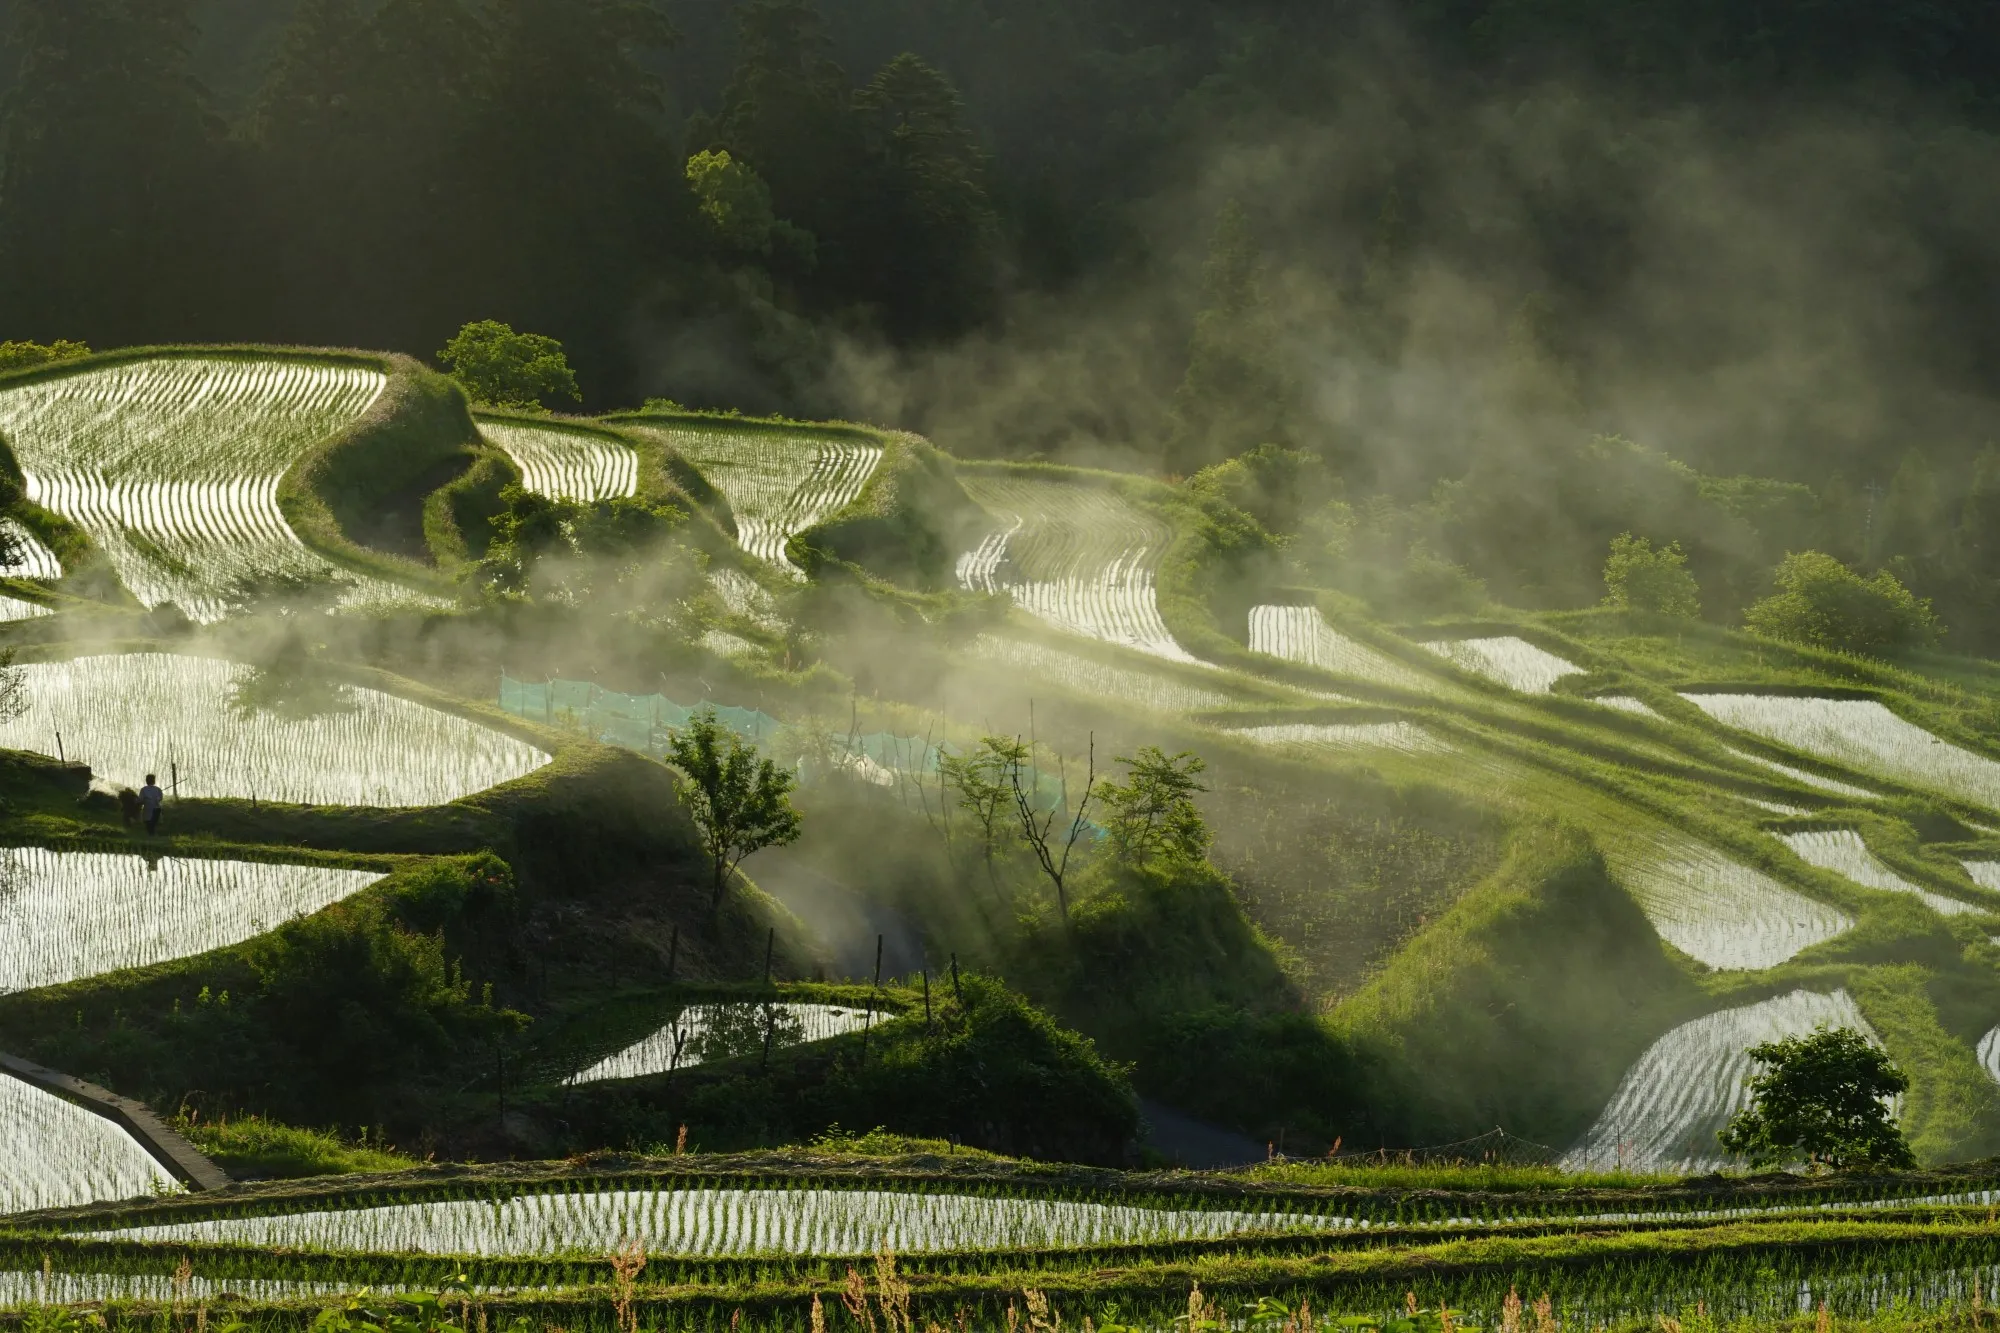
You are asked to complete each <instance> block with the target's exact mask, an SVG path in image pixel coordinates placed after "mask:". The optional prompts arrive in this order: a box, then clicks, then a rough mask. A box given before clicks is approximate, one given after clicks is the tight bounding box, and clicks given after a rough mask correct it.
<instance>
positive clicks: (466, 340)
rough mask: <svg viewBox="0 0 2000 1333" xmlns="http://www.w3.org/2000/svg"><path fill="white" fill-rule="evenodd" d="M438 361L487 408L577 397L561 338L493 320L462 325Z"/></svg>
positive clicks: (534, 404)
mask: <svg viewBox="0 0 2000 1333" xmlns="http://www.w3.org/2000/svg"><path fill="white" fill-rule="evenodd" d="M438 360H440V361H442V362H443V363H444V364H445V365H446V366H448V367H450V369H451V377H452V378H453V379H455V380H457V381H458V383H459V386H460V387H461V388H463V389H464V390H465V392H466V394H467V395H468V396H470V397H471V399H472V401H473V402H475V403H483V404H485V405H486V406H489V407H511V408H515V409H528V410H533V409H535V408H542V409H547V408H551V407H553V406H554V405H555V404H554V401H553V400H556V399H563V400H567V401H569V402H582V401H583V391H582V390H581V389H579V388H577V385H576V374H575V372H573V371H572V370H571V369H570V368H569V358H568V357H566V356H564V355H563V348H562V344H561V343H559V342H557V341H556V340H555V339H553V338H549V337H544V336H543V335H541V334H539V333H516V332H514V330H513V329H512V328H511V327H509V326H508V325H506V324H502V323H501V322H499V321H498V320H492V319H484V320H476V321H474V322H472V323H470V324H467V325H466V326H465V327H464V328H462V329H460V330H459V331H458V332H457V333H456V334H454V335H452V339H451V341H450V342H448V343H446V344H445V345H444V348H443V350H442V351H440V352H439V353H438Z"/></svg>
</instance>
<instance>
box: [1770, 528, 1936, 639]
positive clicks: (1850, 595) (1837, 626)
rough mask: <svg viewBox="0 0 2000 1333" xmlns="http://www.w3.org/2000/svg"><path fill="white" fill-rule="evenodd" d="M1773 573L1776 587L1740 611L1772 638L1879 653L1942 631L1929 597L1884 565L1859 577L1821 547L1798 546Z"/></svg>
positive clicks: (1931, 637) (1927, 637)
mask: <svg viewBox="0 0 2000 1333" xmlns="http://www.w3.org/2000/svg"><path fill="white" fill-rule="evenodd" d="M1774 579H1775V582H1776V583H1777V585H1778V589H1779V591H1778V592H1777V593H1776V594H1775V595H1774V596H1771V597H1766V598H1765V599H1764V600H1762V601H1760V602H1758V603H1757V604H1756V605H1754V606H1752V607H1751V608H1750V609H1749V610H1748V611H1747V612H1745V613H1744V617H1743V620H1744V623H1745V624H1746V625H1748V626H1749V627H1750V628H1751V629H1752V630H1755V631H1756V632H1757V633H1759V634H1768V635H1769V636H1771V637H1772V638H1774V639H1788V640H1790V641H1792V642H1793V643H1803V644H1807V645H1809V646H1811V647H1814V648H1834V649H1840V650H1843V651H1846V652H1855V653H1868V654H1872V655H1881V654H1884V653H1893V652H1897V651H1900V650H1902V649H1907V648H1918V647H1926V646H1928V645H1930V644H1932V643H1935V642H1936V641H1937V639H1938V636H1939V635H1941V634H1942V633H1943V632H1944V627H1943V626H1942V625H1940V624H1939V623H1938V620H1937V617H1936V616H1935V615H1934V614H1932V612H1931V606H1930V603H1929V602H1928V601H1925V600H1921V599H1919V598H1917V597H1916V596H1915V595H1913V594H1912V593H1911V592H1910V590H1909V589H1908V588H1906V587H1904V586H1903V584H1902V583H1901V581H1900V580H1898V579H1897V578H1896V576H1895V575H1893V574H1891V573H1889V572H1888V571H1886V570H1885V571H1883V572H1881V573H1878V574H1876V575H1875V577H1874V578H1872V579H1864V578H1862V577H1861V576H1860V575H1859V574H1857V573H1855V572H1854V571H1853V570H1851V569H1849V568H1848V567H1847V566H1846V565H1843V564H1841V563H1840V561H1838V560H1836V559H1834V558H1833V557H1832V556H1830V555H1827V554H1825V553H1824V552H1820V551H1801V552H1798V553H1796V554H1793V555H1788V556H1786V557H1785V560H1784V563H1783V564H1781V565H1779V566H1778V570H1777V573H1776V575H1775V576H1774Z"/></svg>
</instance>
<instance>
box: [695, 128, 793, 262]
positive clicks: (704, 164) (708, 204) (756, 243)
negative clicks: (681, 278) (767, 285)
mask: <svg viewBox="0 0 2000 1333" xmlns="http://www.w3.org/2000/svg"><path fill="white" fill-rule="evenodd" d="M687 182H688V188H689V189H691V190H693V191H694V197H695V200H696V201H697V203H698V204H699V206H700V208H701V215H702V216H703V217H705V218H707V219H708V223H709V225H710V226H711V227H713V228H714V229H715V234H716V235H717V236H719V237H721V238H722V240H723V242H724V244H726V245H728V246H729V247H730V248H731V249H734V250H740V251H742V252H743V253H745V254H759V255H761V254H768V253H769V252H770V249H771V228H772V227H773V226H774V225H776V223H777V220H778V219H777V215H776V214H774V213H773V212H772V211H771V187H770V186H768V185H766V184H765V183H764V178H763V177H761V176H759V175H758V174H757V173H756V172H755V171H754V170H752V169H751V167H750V164H749V163H747V162H738V161H737V160H736V159H735V158H733V157H731V156H730V155H729V150H728V149H726V148H720V149H714V148H710V149H703V150H702V151H701V152H699V153H696V154H695V155H694V156H693V157H691V158H689V159H688V163H687Z"/></svg>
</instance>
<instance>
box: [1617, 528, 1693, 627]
mask: <svg viewBox="0 0 2000 1333" xmlns="http://www.w3.org/2000/svg"><path fill="white" fill-rule="evenodd" d="M1604 594H1605V595H1604V604H1605V605H1606V606H1610V607H1616V608H1617V609H1619V610H1621V611H1649V612H1652V613H1654V614H1656V615H1663V616H1671V617H1673V618H1674V619H1676V620H1693V619H1695V618H1696V617H1697V616H1699V615H1700V614H1701V588H1700V586H1699V585H1698V584H1696V582H1695V581H1694V575H1692V574H1690V573H1689V572H1688V569H1687V557H1686V556H1685V555H1683V554H1682V553H1681V544H1680V543H1679V542H1670V543H1668V544H1667V545H1665V546H1662V547H1660V548H1659V549H1658V550H1657V551H1656V550H1654V549H1653V543H1652V542H1650V541H1648V540H1647V539H1646V538H1644V537H1634V536H1633V535H1632V534H1631V533H1629V532H1627V533H1622V534H1620V535H1619V536H1616V537H1613V538H1612V539H1611V556H1610V558H1609V559H1607V560H1606V561H1605V562H1604Z"/></svg>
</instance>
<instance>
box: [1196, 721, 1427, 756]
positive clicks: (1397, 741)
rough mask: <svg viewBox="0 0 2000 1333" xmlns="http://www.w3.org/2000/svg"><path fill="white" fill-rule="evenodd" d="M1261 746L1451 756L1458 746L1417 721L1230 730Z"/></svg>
mask: <svg viewBox="0 0 2000 1333" xmlns="http://www.w3.org/2000/svg"><path fill="white" fill-rule="evenodd" d="M1229 734H1230V735H1232V736H1240V737H1242V738H1243V739H1244V740H1247V741H1255V742H1256V743H1257V744H1259V745H1296V746H1303V747H1306V748H1308V749H1316V750H1393V751H1395V752H1397V753H1399V754H1451V753H1454V752H1455V747H1454V746H1452V745H1451V744H1450V743H1449V742H1447V741H1443V740H1440V739H1438V738H1437V737H1436V736H1433V735H1432V734H1431V733H1430V732H1428V731H1426V730H1424V729H1423V728H1422V727H1420V726H1418V725H1417V724H1416V723H1414V722H1350V723H1319V722H1276V723H1270V724H1267V725H1264V726H1256V727H1236V728H1231V729H1230V730H1229Z"/></svg>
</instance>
